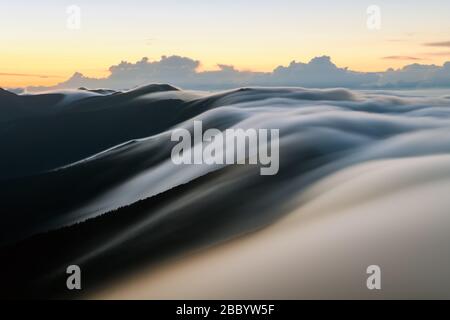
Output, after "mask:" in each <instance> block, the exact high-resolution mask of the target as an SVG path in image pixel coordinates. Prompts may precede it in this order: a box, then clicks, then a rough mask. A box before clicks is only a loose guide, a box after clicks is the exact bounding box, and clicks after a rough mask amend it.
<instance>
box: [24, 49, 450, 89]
mask: <svg viewBox="0 0 450 320" xmlns="http://www.w3.org/2000/svg"><path fill="white" fill-rule="evenodd" d="M384 59H390V60H418V59H419V58H416V57H410V56H390V57H384ZM199 67H200V61H198V60H194V59H191V58H188V57H181V56H176V55H175V56H162V57H161V59H160V60H155V61H150V60H149V59H148V58H145V57H144V58H142V59H141V60H139V61H137V62H135V63H132V62H128V61H122V62H120V63H119V64H117V65H113V66H111V67H110V68H109V72H110V75H109V76H108V77H106V78H89V77H86V76H84V75H83V74H81V73H78V72H76V73H74V75H73V76H72V77H71V78H70V79H68V80H67V81H64V82H61V83H59V84H58V85H56V86H54V87H30V88H28V90H30V91H39V90H51V89H68V88H71V89H73V88H79V87H87V88H109V89H118V90H121V89H130V88H134V87H136V86H141V85H146V84H149V83H168V84H171V85H175V86H178V87H180V88H184V89H198V90H221V89H232V88H237V87H245V86H269V87H270V86H296V87H307V88H330V87H345V88H359V89H362V88H367V89H369V88H404V87H408V88H416V87H421V88H422V87H424V88H427V87H437V86H449V85H450V68H449V67H450V63H446V64H444V66H442V67H440V66H436V65H422V64H417V63H416V64H412V65H408V66H406V67H404V68H402V69H397V70H394V69H389V70H387V71H386V72H357V71H352V70H349V69H348V68H342V67H338V66H336V65H335V64H334V63H333V62H332V60H331V58H330V57H328V56H321V57H315V58H313V59H311V60H310V61H309V62H307V63H303V62H297V61H292V62H291V63H290V64H289V65H287V66H283V65H280V66H278V67H277V68H275V69H274V70H273V71H272V72H252V71H241V70H238V69H236V68H235V67H234V66H232V65H227V64H218V70H215V71H199Z"/></svg>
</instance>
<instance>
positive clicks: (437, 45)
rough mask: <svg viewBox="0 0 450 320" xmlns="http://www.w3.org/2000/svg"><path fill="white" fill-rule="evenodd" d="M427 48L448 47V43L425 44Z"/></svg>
mask: <svg viewBox="0 0 450 320" xmlns="http://www.w3.org/2000/svg"><path fill="white" fill-rule="evenodd" d="M425 46H427V47H450V41H443V42H429V43H425Z"/></svg>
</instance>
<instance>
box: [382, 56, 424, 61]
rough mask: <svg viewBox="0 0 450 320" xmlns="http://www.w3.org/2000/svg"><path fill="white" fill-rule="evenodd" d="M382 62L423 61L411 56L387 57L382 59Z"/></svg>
mask: <svg viewBox="0 0 450 320" xmlns="http://www.w3.org/2000/svg"><path fill="white" fill-rule="evenodd" d="M383 59H384V60H423V59H422V58H417V57H412V56H387V57H383Z"/></svg>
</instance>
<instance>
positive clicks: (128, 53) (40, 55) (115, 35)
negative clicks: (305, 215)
mask: <svg viewBox="0 0 450 320" xmlns="http://www.w3.org/2000/svg"><path fill="white" fill-rule="evenodd" d="M71 5H76V6H77V7H79V8H80V9H81V13H80V28H79V29H71V28H68V27H67V22H68V19H69V18H70V14H69V13H67V11H66V10H67V8H68V6H71ZM370 5H377V6H378V7H379V8H380V10H381V11H380V12H381V19H380V29H379V30H378V29H376V30H373V29H370V28H368V26H367V20H368V18H369V16H368V14H367V8H368V7H369V6H370ZM449 18H450V1H443V0H428V1H425V0H422V1H418V0H371V1H366V0H359V1H354V0H351V1H348V0H341V1H335V0H314V1H303V0H271V1H269V0H241V1H232V0H227V1H225V0H214V1H211V0H209V1H207V0H183V1H181V0H178V1H173V0H164V1H153V0H126V1H125V0H122V1H119V0H96V1H95V0H71V1H67V0H40V1H24V0H14V1H11V0H9V1H5V0H0V30H1V31H0V86H4V87H19V86H30V85H33V86H45V85H52V84H56V83H59V82H62V81H64V80H66V79H68V78H69V77H70V76H71V75H72V74H73V73H74V72H76V71H77V72H81V73H83V74H84V75H85V76H87V77H97V78H98V77H106V76H108V75H109V73H110V72H109V67H110V66H112V65H117V64H119V63H120V62H121V61H128V62H133V63H134V62H136V61H139V60H141V59H142V57H148V58H149V59H150V60H159V59H160V58H161V56H164V55H166V56H171V55H178V56H183V57H189V58H192V59H195V60H198V61H200V64H199V66H198V69H199V71H205V70H216V69H218V67H217V64H226V65H233V66H234V67H235V68H236V69H238V70H249V71H265V72H268V71H273V70H274V69H275V68H276V67H277V66H279V65H284V66H286V65H289V63H290V62H291V61H293V60H296V61H301V62H308V61H310V60H311V59H312V58H314V57H317V56H323V55H327V56H330V57H332V60H333V62H334V63H335V64H336V65H338V66H339V67H348V68H350V69H351V70H356V71H364V72H368V71H384V70H386V69H388V68H391V67H392V68H400V67H403V66H405V65H408V64H412V63H421V64H437V65H442V64H443V63H444V62H445V61H450V43H449V42H450V19H449Z"/></svg>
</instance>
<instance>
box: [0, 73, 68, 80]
mask: <svg viewBox="0 0 450 320" xmlns="http://www.w3.org/2000/svg"><path fill="white" fill-rule="evenodd" d="M0 76H2V77H35V78H42V79H47V78H60V77H59V76H52V75H46V74H29V73H5V72H0Z"/></svg>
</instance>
